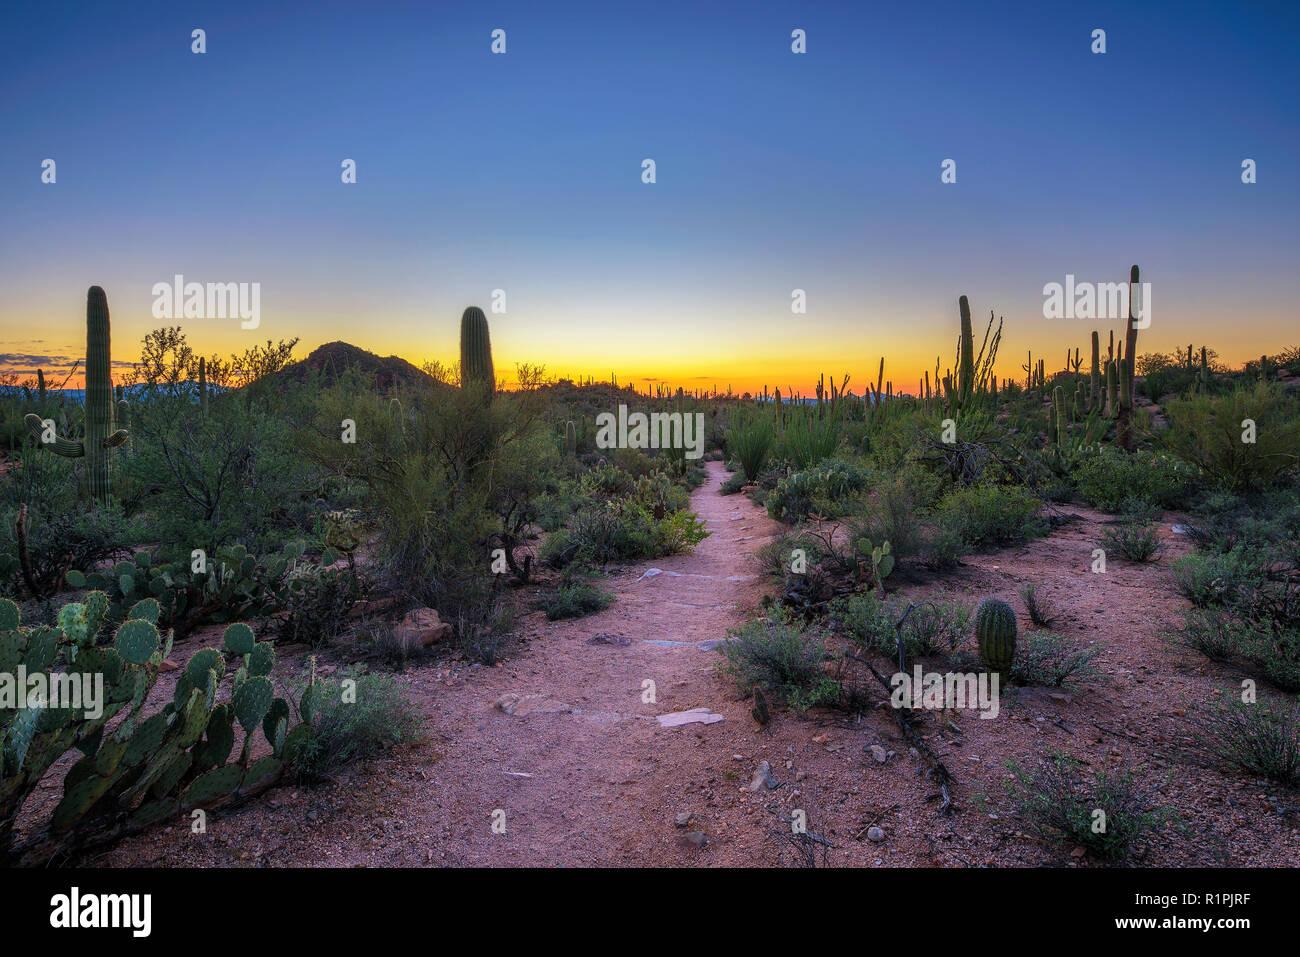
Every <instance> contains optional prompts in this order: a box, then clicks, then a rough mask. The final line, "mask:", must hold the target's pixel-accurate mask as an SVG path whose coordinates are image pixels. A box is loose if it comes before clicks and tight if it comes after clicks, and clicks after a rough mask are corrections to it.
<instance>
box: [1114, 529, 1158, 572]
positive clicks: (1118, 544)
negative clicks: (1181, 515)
mask: <svg viewBox="0 0 1300 957" xmlns="http://www.w3.org/2000/svg"><path fill="white" fill-rule="evenodd" d="M1101 546H1102V548H1104V549H1105V550H1106V551H1107V552H1118V553H1119V554H1121V555H1123V556H1124V557H1125V558H1127V559H1128V560H1129V561H1131V562H1137V563H1139V564H1145V563H1147V562H1150V561H1153V560H1154V559H1155V558H1156V557H1158V556H1159V554H1160V551H1161V546H1160V536H1159V535H1158V534H1157V533H1156V528H1155V526H1154V525H1150V524H1145V523H1141V522H1121V523H1120V524H1119V525H1116V526H1114V527H1112V528H1108V529H1106V530H1105V531H1104V532H1102V535H1101Z"/></svg>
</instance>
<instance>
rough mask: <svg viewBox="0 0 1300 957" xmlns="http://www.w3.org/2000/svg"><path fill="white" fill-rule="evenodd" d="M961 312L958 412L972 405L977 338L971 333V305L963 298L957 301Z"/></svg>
mask: <svg viewBox="0 0 1300 957" xmlns="http://www.w3.org/2000/svg"><path fill="white" fill-rule="evenodd" d="M957 307H958V309H959V310H960V311H961V345H960V347H959V348H960V349H961V356H960V357H959V358H960V362H961V365H960V366H959V367H958V369H957V411H959V412H960V411H961V410H962V409H964V408H966V406H967V405H969V404H970V400H971V395H972V394H973V393H974V391H975V336H974V334H973V333H972V332H971V322H970V303H969V302H968V301H967V300H966V297H965V296H962V297H961V298H960V299H958V300H957Z"/></svg>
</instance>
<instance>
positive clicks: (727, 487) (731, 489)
mask: <svg viewBox="0 0 1300 957" xmlns="http://www.w3.org/2000/svg"><path fill="white" fill-rule="evenodd" d="M747 482H748V480H747V479H746V478H745V473H744V472H733V473H732V474H731V475H728V476H727V478H726V479H725V480H724V481H723V483H722V485H721V486H720V487H719V488H718V491H719V492H720V493H721V494H723V495H735V494H736V493H737V492H739V491H740V490H741V489H742V488H744V487H745V485H746V484H747Z"/></svg>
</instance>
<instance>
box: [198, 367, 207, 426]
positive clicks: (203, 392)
mask: <svg viewBox="0 0 1300 957" xmlns="http://www.w3.org/2000/svg"><path fill="white" fill-rule="evenodd" d="M207 417H208V363H207V360H206V359H204V358H203V356H199V418H201V419H206V418H207Z"/></svg>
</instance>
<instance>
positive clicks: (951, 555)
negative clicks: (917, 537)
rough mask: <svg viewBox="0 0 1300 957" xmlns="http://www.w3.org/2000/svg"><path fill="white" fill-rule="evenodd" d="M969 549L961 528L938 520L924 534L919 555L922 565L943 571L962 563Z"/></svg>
mask: <svg viewBox="0 0 1300 957" xmlns="http://www.w3.org/2000/svg"><path fill="white" fill-rule="evenodd" d="M967 551H968V549H967V547H966V542H965V540H964V539H963V538H962V532H961V529H959V528H953V527H951V526H948V525H944V524H943V523H942V522H936V523H933V524H931V525H929V526H928V527H927V528H926V530H925V532H924V534H923V535H922V539H921V547H920V550H919V551H918V552H917V557H918V558H919V559H920V562H921V564H922V565H924V566H926V567H927V568H929V569H932V570H933V571H939V572H942V571H948V570H950V569H953V568H956V567H957V566H958V565H960V564H961V559H962V556H963V555H965V554H966V553H967Z"/></svg>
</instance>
